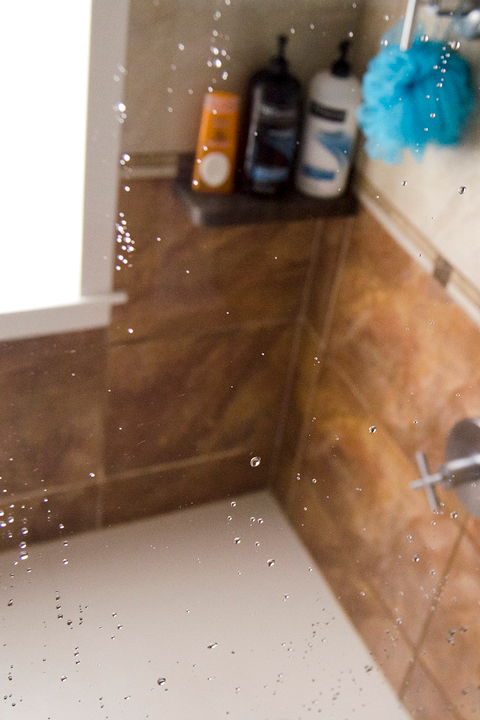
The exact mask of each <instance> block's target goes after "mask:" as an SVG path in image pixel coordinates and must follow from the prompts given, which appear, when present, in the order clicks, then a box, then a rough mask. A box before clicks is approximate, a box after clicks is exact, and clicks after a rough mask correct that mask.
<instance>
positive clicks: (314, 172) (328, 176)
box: [302, 165, 336, 180]
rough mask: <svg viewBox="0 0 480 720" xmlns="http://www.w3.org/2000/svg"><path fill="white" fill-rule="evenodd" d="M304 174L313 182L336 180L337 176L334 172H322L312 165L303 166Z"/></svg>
mask: <svg viewBox="0 0 480 720" xmlns="http://www.w3.org/2000/svg"><path fill="white" fill-rule="evenodd" d="M302 173H303V174H304V175H305V177H308V178H312V179H313V180H334V178H335V175H336V173H335V172H334V171H333V170H321V169H320V168H316V167H313V166H312V165H302Z"/></svg>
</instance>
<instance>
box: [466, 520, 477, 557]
mask: <svg viewBox="0 0 480 720" xmlns="http://www.w3.org/2000/svg"><path fill="white" fill-rule="evenodd" d="M473 517H474V516H473V515H472V516H470V515H469V516H468V517H467V519H466V522H465V537H467V538H468V540H469V541H470V542H471V543H472V545H473V547H474V548H475V550H477V552H478V553H479V555H480V537H476V535H475V533H474V531H473V529H470V527H469V525H471V521H472V518H473ZM477 522H480V520H477Z"/></svg>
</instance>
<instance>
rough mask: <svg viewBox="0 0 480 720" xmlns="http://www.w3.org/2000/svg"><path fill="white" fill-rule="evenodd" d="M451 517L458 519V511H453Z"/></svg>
mask: <svg viewBox="0 0 480 720" xmlns="http://www.w3.org/2000/svg"><path fill="white" fill-rule="evenodd" d="M450 517H451V518H456V517H458V513H457V511H456V510H453V511H452V512H451V513H450Z"/></svg>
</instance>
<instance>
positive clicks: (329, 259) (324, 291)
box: [307, 217, 353, 336]
mask: <svg viewBox="0 0 480 720" xmlns="http://www.w3.org/2000/svg"><path fill="white" fill-rule="evenodd" d="M352 222H353V220H352V219H351V218H348V219H347V218H341V217H340V218H326V220H325V222H324V225H323V229H322V236H321V239H320V247H319V252H318V256H317V258H316V264H315V274H314V282H313V288H312V292H311V295H310V302H309V307H308V312H307V320H308V322H309V323H310V324H311V325H312V327H313V329H314V330H315V331H316V332H317V333H318V334H319V335H320V336H322V332H323V330H324V326H325V320H326V317H327V311H328V308H329V306H330V302H331V296H332V289H333V287H334V282H335V278H336V275H337V272H338V265H339V260H340V256H341V253H342V248H343V245H344V243H345V242H346V241H348V231H349V228H350V227H351V225H352Z"/></svg>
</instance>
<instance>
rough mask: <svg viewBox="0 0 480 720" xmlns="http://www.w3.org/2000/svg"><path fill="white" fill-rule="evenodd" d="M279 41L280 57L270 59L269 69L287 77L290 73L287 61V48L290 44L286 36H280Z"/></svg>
mask: <svg viewBox="0 0 480 720" xmlns="http://www.w3.org/2000/svg"><path fill="white" fill-rule="evenodd" d="M277 41H278V55H275V56H274V57H272V58H270V62H269V64H268V69H269V70H270V71H271V72H273V73H275V74H276V75H285V74H286V73H288V62H287V60H286V59H285V47H286V45H287V42H288V37H287V36H286V35H279V36H278V38H277Z"/></svg>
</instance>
